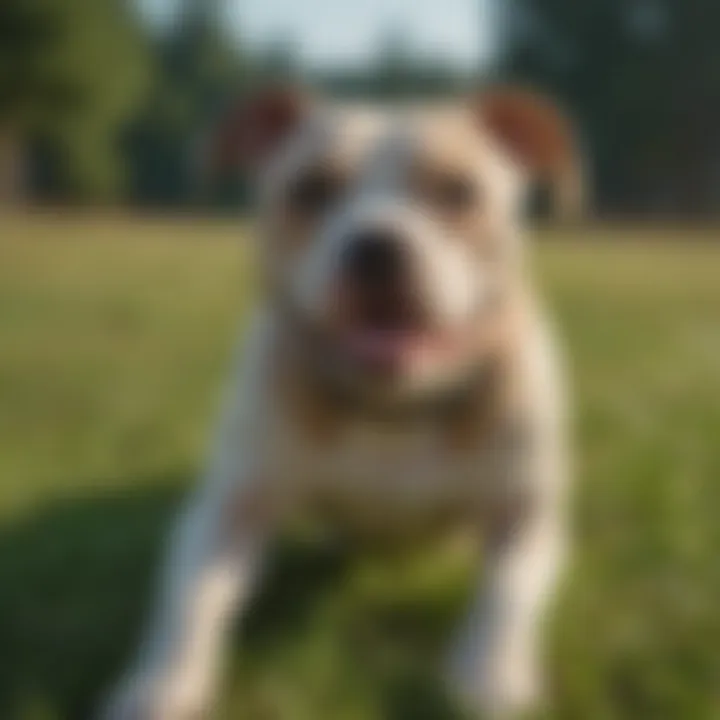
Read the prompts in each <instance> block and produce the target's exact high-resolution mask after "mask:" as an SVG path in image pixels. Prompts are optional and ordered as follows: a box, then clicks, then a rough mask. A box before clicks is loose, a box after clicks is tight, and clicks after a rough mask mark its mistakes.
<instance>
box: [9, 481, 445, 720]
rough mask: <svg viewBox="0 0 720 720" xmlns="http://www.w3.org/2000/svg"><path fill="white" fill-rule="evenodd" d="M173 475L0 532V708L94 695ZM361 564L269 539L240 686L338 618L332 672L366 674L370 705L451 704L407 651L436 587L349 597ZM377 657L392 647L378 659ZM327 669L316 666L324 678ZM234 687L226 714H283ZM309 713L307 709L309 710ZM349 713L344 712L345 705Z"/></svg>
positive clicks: (30, 714) (441, 611)
mask: <svg viewBox="0 0 720 720" xmlns="http://www.w3.org/2000/svg"><path fill="white" fill-rule="evenodd" d="M187 480H188V478H187V477H185V476H183V475H176V476H166V477H155V478H148V479H147V481H143V482H134V483H133V486H134V487H137V488H143V489H137V490H133V489H127V490H123V491H122V493H118V494H114V495H110V494H105V495H97V496H93V497H84V498H82V497H81V498H74V499H68V500H62V501H57V502H54V503H51V504H48V505H47V506H46V507H44V508H42V509H40V510H39V511H38V512H37V513H36V514H34V515H32V516H31V517H28V518H25V519H22V520H21V521H18V522H17V523H16V524H14V525H9V526H6V527H4V528H3V529H2V530H1V531H0V717H1V718H3V719H4V720H51V719H53V720H83V719H84V718H90V717H91V716H92V711H93V709H94V708H95V707H97V702H98V699H99V694H100V693H101V692H102V691H103V690H104V689H105V688H107V686H108V684H109V683H110V682H112V680H113V679H114V678H115V677H116V676H117V674H118V672H119V671H120V670H121V668H122V666H123V663H125V662H126V661H127V659H128V656H129V655H130V654H131V651H132V648H133V646H134V645H135V644H136V643H137V640H138V633H139V630H140V629H141V627H142V623H143V619H144V615H145V613H146V612H147V609H148V602H149V600H150V598H151V594H152V591H153V583H154V576H155V574H156V572H157V569H158V565H159V563H160V562H161V555H162V549H163V539H164V537H165V536H166V534H167V531H168V529H169V525H170V524H171V522H172V519H173V517H174V515H175V513H176V511H177V508H178V506H179V503H180V501H181V497H182V491H181V489H180V488H183V487H185V486H186V484H187V483H186V481H187ZM362 563H363V560H361V559H359V558H358V553H355V552H354V551H353V550H351V549H348V548H344V549H343V548H339V547H337V546H330V545H327V544H318V543H317V542H300V541H299V540H297V539H296V540H294V541H292V542H291V541H287V542H283V543H282V544H280V546H279V547H278V549H277V551H276V553H275V557H274V562H273V563H272V564H271V566H270V567H271V568H272V569H271V571H270V572H269V574H268V576H267V577H266V578H265V582H264V583H263V587H262V589H261V592H260V594H259V596H258V598H257V599H256V601H255V602H254V603H253V606H252V608H251V609H250V612H249V614H248V615H247V616H246V617H245V618H244V619H243V622H242V624H241V626H240V628H239V634H240V635H241V637H242V642H241V643H238V648H239V650H238V653H237V658H236V663H237V665H238V666H239V667H238V671H239V672H238V673H236V674H237V675H241V676H242V675H243V673H244V671H245V670H246V669H249V671H250V672H249V675H248V679H247V680H246V681H241V686H242V684H245V685H246V686H247V688H252V685H253V683H254V682H255V681H256V680H253V678H255V679H257V678H258V677H260V678H261V679H262V677H263V676H267V674H268V673H270V674H271V675H272V674H273V673H274V672H275V670H274V665H278V664H282V663H281V662H280V661H279V660H278V658H279V657H282V654H283V652H285V650H286V649H287V648H288V647H290V648H291V649H292V647H293V644H294V645H295V646H297V645H298V639H299V645H300V647H301V652H300V656H301V657H304V658H305V659H303V660H301V664H306V665H307V664H308V663H310V664H311V663H312V662H314V660H313V659H312V657H313V652H314V650H308V649H307V648H306V649H304V650H303V646H304V645H309V644H312V642H314V640H313V641H312V642H311V641H308V639H307V638H308V637H309V636H311V635H312V634H313V633H315V632H316V631H317V630H318V628H319V629H320V633H321V634H323V633H324V634H325V635H327V634H328V633H334V632H335V631H336V630H337V629H338V627H339V628H340V630H341V632H342V633H344V635H343V637H342V638H341V639H340V640H339V641H338V642H340V643H341V644H340V651H339V652H340V654H341V655H348V654H353V657H354V660H353V663H354V665H352V666H351V667H349V668H346V669H345V670H341V671H340V673H341V676H342V673H343V672H345V673H346V674H352V676H353V677H355V676H356V675H358V673H359V674H362V675H363V676H364V677H365V678H366V680H367V682H368V683H369V684H370V686H371V693H372V694H373V696H374V698H375V701H374V705H373V707H374V708H375V709H374V711H373V712H372V713H371V716H372V717H378V718H383V719H384V720H385V719H387V720H410V719H411V718H412V720H441V719H442V720H449V719H450V718H455V717H457V715H456V714H455V713H454V712H453V711H452V709H451V708H450V707H449V706H448V705H447V703H446V702H445V700H444V697H443V694H442V692H441V691H440V689H439V688H438V687H436V686H435V685H434V683H433V681H432V680H430V678H431V677H432V674H431V673H430V672H429V668H428V664H427V663H426V662H425V661H424V660H422V659H421V658H422V657H423V656H427V655H428V647H429V646H431V645H432V644H433V643H434V642H435V641H436V640H437V638H438V637H440V636H442V635H444V634H445V632H446V630H447V629H448V625H449V622H450V619H451V618H452V617H453V615H454V613H455V611H456V609H457V608H456V607H455V606H456V605H457V602H455V600H451V601H450V602H449V603H448V602H446V601H445V600H442V601H441V602H440V603H439V605H437V606H434V607H430V608H425V609H423V608H422V607H420V608H419V609H418V607H417V605H416V604H415V602H414V601H408V600H407V597H405V598H404V599H402V600H400V601H398V600H397V598H390V599H387V598H385V599H381V600H380V601H374V600H369V601H368V599H367V598H358V595H357V593H356V591H355V590H353V589H352V587H353V585H352V582H351V581H350V580H349V578H353V577H356V576H357V575H358V574H359V573H360V571H359V570H358V566H359V565H362ZM452 597H453V598H456V597H457V594H455V595H453V596H452ZM326 616H333V617H334V619H332V620H327V619H325V618H326ZM338 617H339V618H340V619H339V620H338ZM403 635H404V636H405V637H406V640H407V638H411V640H410V642H409V643H408V642H405V646H404V653H405V654H404V655H403V654H402V653H400V655H398V654H397V653H395V655H393V652H394V651H393V650H392V648H393V647H394V646H392V642H393V638H395V636H403ZM342 643H350V644H351V645H355V646H356V647H354V648H353V647H347V646H344V645H342ZM401 646H402V643H401ZM388 648H390V651H389V650H388ZM355 650H357V652H354V651H355ZM336 652H338V651H337V643H336ZM303 653H305V655H304V656H303ZM386 657H393V658H394V659H392V660H391V661H389V662H385V661H384V660H382V661H381V659H382V658H386ZM398 657H400V660H398ZM258 658H260V659H259V660H258ZM358 658H359V660H358ZM258 668H260V669H259V675H258ZM268 668H270V670H268ZM290 672H291V674H292V672H294V671H292V670H291V671H290ZM285 674H287V673H285ZM316 674H317V673H316ZM280 675H281V677H282V675H283V672H281V673H280ZM319 675H321V673H320V674H319ZM336 676H337V673H336V674H335V675H333V674H332V673H330V676H329V677H330V682H333V678H335V677H336ZM319 682H320V684H322V680H320V681H319ZM243 694H244V691H243ZM247 694H248V698H247V700H243V699H242V695H241V696H240V700H239V702H237V703H233V704H232V706H231V707H232V708H234V709H235V708H237V707H238V706H239V707H240V708H241V709H239V710H234V711H233V712H231V713H229V714H228V717H232V718H234V717H238V718H246V719H247V720H254V719H255V718H261V717H262V718H263V719H264V720H267V719H272V718H278V720H282V719H283V718H286V717H288V718H289V717H292V718H294V717H296V715H295V713H294V712H293V713H290V714H287V710H286V706H283V705H282V704H281V706H279V707H278V706H275V709H274V710H270V711H268V710H267V708H265V709H264V710H262V709H257V708H256V707H255V704H254V703H253V701H252V700H251V697H252V695H253V693H252V692H248V693H247ZM348 702H350V704H352V701H351V700H350V701H348ZM313 703H314V701H312V700H311V701H310V704H311V705H313ZM260 704H261V705H262V703H260ZM320 704H322V703H320ZM283 708H285V709H283ZM317 712H318V710H316V711H315V715H314V716H316V717H319V716H318V715H317ZM321 714H322V713H321ZM342 714H344V713H342ZM349 716H350V715H348V717H349ZM297 717H299V715H298V716H297ZM303 717H304V715H303ZM334 717H337V715H334ZM352 717H358V714H357V712H355V713H354V714H353V715H352ZM359 717H364V715H360V716H359ZM368 717H369V716H368Z"/></svg>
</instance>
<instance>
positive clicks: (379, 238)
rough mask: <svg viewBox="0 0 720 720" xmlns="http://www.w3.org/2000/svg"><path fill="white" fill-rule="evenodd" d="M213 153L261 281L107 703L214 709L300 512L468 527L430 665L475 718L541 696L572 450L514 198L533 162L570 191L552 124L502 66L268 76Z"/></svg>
mask: <svg viewBox="0 0 720 720" xmlns="http://www.w3.org/2000/svg"><path fill="white" fill-rule="evenodd" d="M207 161H208V165H209V166H210V167H213V166H214V167H217V166H219V165H223V166H224V167H226V168H228V167H238V168H243V169H244V170H245V171H246V172H248V173H251V174H252V175H253V176H254V177H255V179H256V183H257V193H258V203H259V213H260V215H259V228H258V235H259V237H258V245H259V252H260V253H261V258H262V272H263V296H262V298H261V305H260V307H259V308H258V310H257V312H256V315H255V317H254V319H253V322H252V326H251V328H250V330H249V331H248V333H249V337H247V338H246V339H245V342H244V344H243V347H244V348H245V351H244V353H243V355H242V357H240V358H238V361H237V367H236V369H235V377H234V378H233V382H232V383H231V384H230V389H229V391H228V393H227V398H226V407H225V412H224V415H223V417H222V419H221V422H220V425H219V428H218V430H217V440H216V446H215V450H214V454H213V456H212V458H211V459H210V462H209V464H208V468H207V472H206V477H205V478H204V479H203V481H202V483H201V484H200V486H199V488H198V489H197V491H196V493H195V494H194V496H193V498H192V499H191V500H190V502H189V504H188V505H187V509H186V511H185V513H184V515H183V516H182V517H181V519H180V520H179V522H178V524H177V528H176V531H175V534H174V535H173V537H172V538H171V542H170V547H169V557H168V560H167V565H166V568H165V573H164V576H163V579H162V584H161V588H160V597H159V599H158V601H157V603H156V607H155V612H154V615H153V617H152V618H151V622H150V625H149V627H148V630H147V636H146V638H145V640H144V642H143V644H142V646H141V648H140V651H139V654H138V657H137V659H136V662H135V663H134V664H133V666H132V668H131V670H130V672H129V673H128V675H127V676H126V677H125V679H124V680H123V681H122V682H121V683H120V686H119V687H118V688H117V690H116V691H115V692H114V693H113V695H112V697H111V698H110V700H109V702H108V705H107V706H106V708H105V709H104V710H103V712H104V715H103V717H105V718H108V719H109V720H185V719H186V718H196V717H200V716H202V717H206V716H208V714H209V713H210V711H211V708H212V701H213V698H214V696H215V694H216V691H217V688H216V687H215V685H216V680H217V678H218V676H219V669H220V664H221V660H222V656H223V648H222V646H223V636H224V635H225V634H226V629H227V626H228V623H229V621H230V620H231V618H232V617H233V616H234V614H235V613H236V612H237V611H238V610H239V611H242V609H243V606H244V605H245V604H246V603H247V602H248V600H249V598H251V596H252V593H253V591H254V589H255V584H256V578H257V575H258V570H259V568H260V567H261V565H262V563H263V560H264V551H265V548H266V544H267V543H268V542H269V541H271V540H272V538H273V535H274V534H275V533H276V532H277V530H278V529H279V528H280V527H281V526H283V525H284V524H285V523H287V522H289V521H290V519H292V518H295V517H297V516H303V515H311V514H313V513H316V514H317V516H318V517H319V518H321V519H322V520H323V521H327V522H331V523H334V524H336V525H338V526H339V527H340V528H346V529H347V530H349V531H352V532H355V533H360V534H361V535H362V534H366V535H367V534H370V533H373V534H375V535H379V536H380V537H383V536H386V535H394V536H402V537H403V539H406V538H407V539H410V541H411V539H412V538H413V537H416V536H417V534H418V533H428V532H431V531H439V530H440V529H442V528H446V527H451V526H461V525H462V526H464V527H465V528H467V529H468V530H469V531H470V533H471V536H473V537H476V538H477V540H478V543H482V547H483V549H484V552H485V555H486V558H485V561H484V563H483V573H482V578H481V577H480V576H479V577H478V582H477V587H478V591H477V596H476V597H475V598H474V599H473V602H472V606H471V608H470V610H469V613H468V616H467V618H465V620H464V621H463V622H462V623H461V626H460V627H459V628H458V633H457V642H456V644H455V645H454V646H452V651H451V652H450V654H449V659H448V662H447V666H446V669H447V678H446V679H447V681H448V685H449V687H450V688H451V689H452V690H453V691H454V692H456V693H457V695H458V698H459V700H460V701H462V702H465V703H467V704H468V706H469V707H471V708H472V707H475V708H477V709H478V710H481V711H482V712H484V713H485V714H486V715H487V716H491V717H512V716H513V715H514V714H515V713H516V712H519V711H523V710H525V709H528V708H530V707H531V706H533V705H536V704H537V703H538V702H540V701H542V700H543V697H542V690H543V681H542V680H543V678H542V672H541V671H542V668H541V667H540V666H539V648H538V643H539V635H540V632H539V630H540V628H541V623H542V618H543V615H544V611H545V609H546V606H547V601H548V598H549V597H550V596H551V591H552V589H553V586H554V584H555V582H556V579H557V576H558V573H559V571H560V569H561V565H562V562H563V555H564V549H565V545H566V541H565V518H564V504H565V503H564V495H565V492H566V485H567V461H568V458H567V448H566V447H565V437H564V435H565V433H564V424H565V403H564V399H563V388H562V387H561V380H562V373H561V372H560V369H559V366H558V358H557V351H556V347H555V341H554V339H553V338H552V334H551V330H550V327H549V323H548V319H547V317H546V315H545V314H544V313H543V311H542V309H541V306H540V303H539V300H538V297H537V294H536V292H535V290H534V287H533V283H532V278H531V277H530V275H529V273H528V268H527V267H526V263H525V259H524V252H523V244H524V240H523V222H522V214H523V205H524V200H525V197H526V195H527V190H528V188H529V187H530V186H531V185H532V184H533V183H535V182H537V181H543V182H549V183H552V184H553V186H554V187H555V188H557V190H558V193H557V197H558V199H559V201H560V203H561V204H562V207H563V209H565V210H572V209H573V207H574V206H575V205H577V203H578V201H579V194H578V181H579V177H578V158H577V157H576V153H575V143H574V141H573V137H572V134H571V131H570V129H569V126H568V123H567V122H566V121H565V119H564V118H562V117H561V115H560V113H558V112H557V111H556V110H555V108H554V107H553V106H552V105H551V104H549V103H548V102H546V101H545V100H543V99H541V98H537V97H535V96H534V95H532V94H529V93H526V92H524V91H518V90H513V89H497V90H488V91H486V92H485V93H479V94H478V96H476V97H472V98H468V99H466V100H464V101H462V102H457V103H454V104H453V103H447V104H437V105H412V104H407V105H403V106H401V107H392V108H376V107H369V106H360V105H357V106H351V105H336V104H333V103H331V102H326V101H323V100H313V99H310V98H308V97H305V96H304V95H302V94H300V93H297V92H294V91H289V90H277V89H274V90H268V91H265V92H261V93H259V94H258V95H257V96H255V97H253V98H251V99H250V100H248V101H247V102H244V103H243V104H242V105H241V106H239V107H238V108H237V109H236V111H235V112H233V113H232V114H231V115H230V116H229V117H228V118H227V120H226V122H225V123H223V125H222V127H221V128H220V129H219V131H218V133H217V135H216V136H215V137H214V139H213V142H212V144H211V147H210V148H209V150H208V155H207Z"/></svg>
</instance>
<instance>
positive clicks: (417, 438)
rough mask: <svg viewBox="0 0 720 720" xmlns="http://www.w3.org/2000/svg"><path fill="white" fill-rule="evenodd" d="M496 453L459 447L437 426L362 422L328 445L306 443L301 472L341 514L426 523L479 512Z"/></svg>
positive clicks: (310, 486)
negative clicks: (400, 426) (383, 425)
mask: <svg viewBox="0 0 720 720" xmlns="http://www.w3.org/2000/svg"><path fill="white" fill-rule="evenodd" d="M490 455H492V454H491V453H488V452H485V451H482V450H480V449H479V448H478V449H475V450H470V451H468V450H465V451H462V452H460V451H457V450H454V449H453V448H452V447H450V446H449V445H448V444H447V442H445V441H444V438H443V437H442V435H441V434H440V433H438V432H436V431H434V429H433V428H427V427H418V428H413V429H409V430H397V429H384V428H379V427H373V426H367V427H362V426H360V427H356V428H352V429H349V430H348V431H347V432H346V433H344V434H343V436H342V437H340V438H338V439H337V442H334V443H332V444H330V443H328V445H327V446H325V447H323V448H315V450H314V451H313V450H311V449H310V448H306V449H305V451H304V452H302V453H301V454H300V455H298V456H296V462H297V464H296V466H295V473H296V477H297V473H300V475H301V476H302V483H303V485H304V486H305V487H306V488H308V489H309V491H310V492H311V493H312V495H313V497H314V498H315V499H316V500H317V501H318V504H319V505H321V506H322V507H323V509H324V510H328V511H329V512H330V513H333V514H334V515H335V516H336V517H337V518H338V519H341V520H342V519H349V520H351V521H359V522H361V523H366V521H369V522H370V523H371V524H378V523H379V524H383V523H385V522H386V521H388V522H390V523H392V524H396V523H398V522H400V523H407V524H413V523H416V522H417V523H426V522H434V521H438V520H443V521H445V520H452V519H453V518H454V517H455V516H459V515H461V514H465V515H467V514H470V513H474V512H475V511H477V510H478V509H480V507H481V505H482V504H483V501H484V499H485V497H486V495H487V490H488V487H489V486H490V485H491V484H492V478H493V476H495V475H496V474H497V472H496V469H495V468H494V467H493V466H494V465H496V463H495V462H493V463H490V462H489V458H490Z"/></svg>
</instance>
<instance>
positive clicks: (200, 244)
mask: <svg viewBox="0 0 720 720" xmlns="http://www.w3.org/2000/svg"><path fill="white" fill-rule="evenodd" d="M546 235H547V233H546ZM243 239H244V238H243V232H242V230H241V226H240V225H239V224H234V223H210V222H200V221H193V220H190V219H188V220H181V219H179V220H177V221H175V222H160V221H153V222H150V221H146V222H141V221H139V220H120V219H117V220H107V219H78V218H75V219H68V218H50V217H47V218H44V219H43V218H34V219H5V220H2V219H0V717H1V718H3V720H52V719H55V720H60V719H62V720H81V719H82V718H86V717H89V715H90V709H91V708H92V707H93V705H94V703H95V702H96V700H97V697H98V693H99V692H100V691H101V690H102V688H104V687H105V686H106V685H107V683H108V682H109V680H110V679H111V678H112V677H113V676H114V675H115V673H116V672H117V670H118V668H119V667H120V666H121V664H122V661H123V660H124V659H125V658H126V657H127V654H128V652H129V650H130V648H131V647H132V646H133V644H134V642H135V641H136V639H137V632H138V630H139V622H140V618H141V617H142V612H143V609H144V608H145V607H146V604H147V601H148V592H149V588H150V584H151V578H152V576H153V573H154V571H155V569H156V566H157V563H158V561H159V555H160V549H161V538H162V537H163V535H164V533H165V531H166V529H167V526H168V522H169V521H170V519H171V517H172V514H173V511H174V509H175V508H176V507H177V503H178V500H179V498H180V497H181V495H182V491H183V489H184V488H186V487H187V485H188V483H189V482H190V481H191V480H192V478H193V476H194V474H195V471H196V470H197V468H198V466H199V463H200V461H201V458H202V454H203V448H204V443H205V438H206V435H207V428H208V424H209V422H210V419H211V417H212V415H213V412H214V409H215V405H216V399H217V389H218V387H219V384H220V381H221V379H222V377H223V373H224V371H225V369H226V367H227V363H228V358H229V354H230V352H231V346H232V343H233V340H234V338H235V337H236V330H237V324H238V322H240V323H242V320H243V318H244V317H246V314H247V309H248V305H249V299H250V297H251V295H252V284H253V283H252V278H253V272H252V263H251V262H250V260H249V253H248V251H247V249H246V248H244V247H243V245H244V244H243V243H242V242H241V241H242V240H243ZM543 239H544V242H542V243H539V244H538V250H537V253H536V254H537V263H538V268H539V272H540V277H541V280H542V283H543V285H544V286H545V288H546V290H547V292H548V295H549V297H550V300H551V303H552V305H553V307H554V309H555V311H556V313H557V315H558V317H559V319H560V322H561V325H562V328H563V329H564V332H565V336H566V339H567V344H568V345H569V349H570V356H571V358H572V361H573V362H572V366H573V376H574V381H575V389H576V393H575V394H576V399H577V416H578V422H577V425H578V427H577V438H578V440H577V444H578V455H579V467H578V482H577V492H576V498H575V503H574V504H575V508H576V513H575V517H576V529H577V552H576V558H575V562H574V565H573V568H572V570H571V572H570V573H569V574H568V577H567V579H566V582H565V583H564V586H563V588H562V591H561V593H560V596H559V598H558V601H557V604H556V609H555V613H554V620H553V622H552V626H551V629H550V632H549V633H548V641H547V655H548V666H549V668H550V677H551V680H552V687H553V690H554V693H553V694H554V696H555V699H556V708H555V711H554V714H553V715H552V717H554V718H558V719H567V720H615V719H617V720H620V719H623V720H624V719H627V720H631V719H632V720H645V719H647V720H663V719H668V720H670V719H672V720H710V719H711V718H718V717H720V691H718V687H720V610H718V608H720V562H718V557H717V552H718V550H717V549H718V547H720V522H718V514H719V512H720V441H719V438H720V280H719V278H720V245H713V244H712V243H711V242H704V241H705V240H708V241H710V240H712V239H713V233H711V232H707V233H703V232H702V231H693V232H691V231H689V230H687V231H686V230H682V229H677V230H665V231H664V232H662V233H661V232H659V231H657V232H653V231H641V230H634V231H631V230H623V229H621V228H618V229H613V230H605V231H602V230H595V231H593V232H588V233H585V234H584V236H583V238H582V239H578V238H573V237H570V236H567V235H566V236H554V237H551V236H548V237H545V238H543ZM605 241H608V242H605ZM276 568H277V569H276V571H275V572H274V573H272V574H271V577H270V578H269V579H268V582H267V583H266V585H265V588H264V590H263V592H262V594H261V597H260V598H259V599H258V601H257V602H256V603H255V605H254V607H253V609H252V611H251V613H250V616H249V617H248V618H247V619H246V621H245V622H243V623H242V624H241V626H240V627H239V629H238V642H237V643H236V648H237V649H236V652H235V661H234V664H233V668H232V673H231V676H230V678H228V682H227V684H226V686H225V692H224V699H223V707H222V708H221V713H222V714H221V716H222V717H227V718H243V719H246V720H273V719H275V718H278V719H279V720H355V719H357V720H376V719H377V720H441V719H448V718H452V717H456V716H455V715H454V714H453V711H452V708H451V707H450V705H449V704H448V703H447V702H446V699H444V698H443V697H442V696H441V694H440V692H439V690H438V688H437V686H436V684H435V683H434V681H433V680H432V678H433V677H434V676H433V664H434V661H435V660H436V659H437V657H438V653H439V651H440V649H441V648H442V647H443V642H444V641H445V640H446V638H447V633H448V631H449V630H450V629H451V628H452V626H453V622H454V620H455V618H456V616H457V614H458V612H459V610H460V608H461V605H462V603H463V601H464V599H465V597H466V590H467V587H468V580H469V568H468V566H467V563H466V562H465V561H464V560H463V559H462V558H459V559H458V558H456V557H455V556H454V555H449V554H447V553H445V552H443V551H442V550H435V549H432V548H423V549H422V550H419V551H418V552H417V553H415V555H413V556H411V557H405V558H394V557H393V558H378V557H376V556H372V555H365V554H363V553H357V552H356V553H340V552H336V551H334V550H332V549H327V548H318V547H312V546H305V545H301V544H298V543H295V544H287V545H286V546H284V549H282V550H280V551H279V552H278V558H277V563H276Z"/></svg>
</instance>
